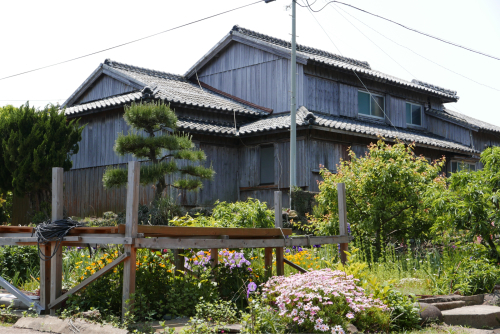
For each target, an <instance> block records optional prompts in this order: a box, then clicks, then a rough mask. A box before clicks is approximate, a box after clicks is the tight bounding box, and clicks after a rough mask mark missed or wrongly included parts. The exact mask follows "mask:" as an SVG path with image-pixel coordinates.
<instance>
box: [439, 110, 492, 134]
mask: <svg viewBox="0 0 500 334" xmlns="http://www.w3.org/2000/svg"><path fill="white" fill-rule="evenodd" d="M441 113H442V115H446V116H448V117H450V118H453V119H459V120H463V121H464V122H466V123H468V124H471V125H473V126H476V127H478V128H479V129H481V130H487V131H493V132H500V126H496V125H493V124H490V123H486V122H483V121H481V120H478V119H476V118H473V117H470V116H467V115H464V114H461V113H459V112H456V111H453V110H450V109H444V110H443V111H442V112H441Z"/></svg>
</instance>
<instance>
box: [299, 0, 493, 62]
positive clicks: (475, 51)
mask: <svg viewBox="0 0 500 334" xmlns="http://www.w3.org/2000/svg"><path fill="white" fill-rule="evenodd" d="M294 1H295V2H296V3H297V4H298V5H299V6H301V7H308V8H309V9H310V10H311V11H313V12H315V13H318V12H321V11H322V10H323V9H325V7H326V6H328V5H329V4H331V3H338V4H341V5H344V6H349V7H351V8H354V9H357V10H359V11H362V12H363V13H366V14H370V15H372V16H375V17H378V18H380V19H382V20H385V21H388V22H391V23H394V24H396V25H398V26H400V27H403V28H405V29H408V30H410V31H413V32H416V33H418V34H421V35H424V36H427V37H430V38H433V39H435V40H438V41H440V42H443V43H446V44H450V45H453V46H456V47H458V48H461V49H464V50H467V51H470V52H474V53H477V54H480V55H482V56H485V57H488V58H492V59H495V60H500V58H499V57H496V56H492V55H489V54H487V53H485V52H482V51H478V50H474V49H472V48H469V47H467V46H463V45H460V44H457V43H454V42H450V41H447V40H445V39H443V38H441V37H437V36H434V35H431V34H428V33H425V32H422V31H420V30H417V29H414V28H411V27H408V26H405V25H404V24H401V23H399V22H396V21H393V20H391V19H388V18H385V17H383V16H380V15H377V14H374V13H371V12H369V11H367V10H364V9H361V8H358V7H356V6H353V5H351V4H348V3H345V2H341V1H337V0H332V1H329V2H327V3H326V4H325V5H324V6H323V7H322V8H321V9H320V10H314V9H312V7H311V6H312V5H310V4H309V1H308V0H306V3H307V6H304V5H301V4H299V3H298V2H297V0H294Z"/></svg>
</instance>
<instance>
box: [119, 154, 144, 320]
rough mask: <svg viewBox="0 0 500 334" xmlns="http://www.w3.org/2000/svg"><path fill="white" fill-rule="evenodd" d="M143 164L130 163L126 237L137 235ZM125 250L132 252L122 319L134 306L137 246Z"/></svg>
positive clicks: (125, 278)
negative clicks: (132, 297)
mask: <svg viewBox="0 0 500 334" xmlns="http://www.w3.org/2000/svg"><path fill="white" fill-rule="evenodd" d="M140 171H141V165H140V163H139V162H138V161H130V162H129V163H128V183H127V211H126V215H125V222H126V224H125V237H126V238H134V237H136V236H137V223H138V209H139V177H140ZM124 249H125V252H127V253H129V254H130V257H129V258H127V259H126V260H125V262H124V264H123V293H122V298H123V299H122V319H123V318H124V317H125V315H126V313H127V312H129V311H130V310H131V308H132V304H133V301H132V300H130V299H131V298H130V297H131V295H133V294H134V293H135V271H136V264H135V262H136V258H137V253H136V248H135V247H134V245H133V244H132V245H126V246H124Z"/></svg>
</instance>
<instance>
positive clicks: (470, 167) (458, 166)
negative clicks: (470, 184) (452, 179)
mask: <svg viewBox="0 0 500 334" xmlns="http://www.w3.org/2000/svg"><path fill="white" fill-rule="evenodd" d="M462 170H467V171H475V170H476V164H474V163H469V162H463V161H452V162H451V172H452V173H455V172H460V171H462Z"/></svg>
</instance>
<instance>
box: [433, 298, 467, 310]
mask: <svg viewBox="0 0 500 334" xmlns="http://www.w3.org/2000/svg"><path fill="white" fill-rule="evenodd" d="M431 305H434V306H436V307H437V308H438V309H440V310H441V311H446V310H452V309H454V308H459V307H464V306H467V304H466V303H465V301H463V300H457V301H454V302H444V303H432V304H431Z"/></svg>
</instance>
